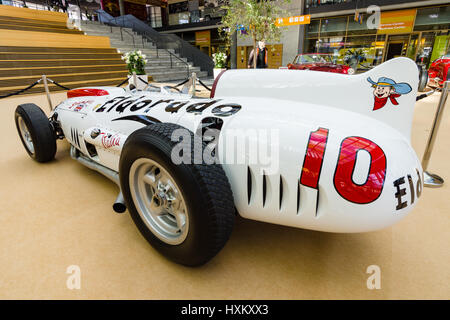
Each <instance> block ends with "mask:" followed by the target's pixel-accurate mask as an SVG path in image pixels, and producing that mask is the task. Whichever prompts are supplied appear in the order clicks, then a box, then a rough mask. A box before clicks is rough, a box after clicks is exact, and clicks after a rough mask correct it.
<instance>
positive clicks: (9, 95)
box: [0, 78, 42, 99]
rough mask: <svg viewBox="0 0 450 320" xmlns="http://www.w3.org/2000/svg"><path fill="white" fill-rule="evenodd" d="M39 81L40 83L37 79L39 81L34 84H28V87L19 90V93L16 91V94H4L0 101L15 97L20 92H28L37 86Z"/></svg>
mask: <svg viewBox="0 0 450 320" xmlns="http://www.w3.org/2000/svg"><path fill="white" fill-rule="evenodd" d="M41 81H42V78H41V79H39V80H37V81H36V82H35V83H33V84H30V85H29V86H28V87H26V88H23V89H21V90H19V91H16V92H12V93H8V94H5V95H4V96H0V99H3V98H8V97H11V96H15V95H18V94H21V93H22V92H25V91H27V90H30V89H31V88H33V87H34V86H36V85H37V84H39V83H40V82H41Z"/></svg>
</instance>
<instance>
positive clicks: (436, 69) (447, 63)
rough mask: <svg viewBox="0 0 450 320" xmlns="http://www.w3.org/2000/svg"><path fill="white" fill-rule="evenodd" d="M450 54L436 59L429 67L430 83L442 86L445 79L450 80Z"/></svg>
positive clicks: (437, 86) (433, 85)
mask: <svg viewBox="0 0 450 320" xmlns="http://www.w3.org/2000/svg"><path fill="white" fill-rule="evenodd" d="M449 69H450V54H447V55H445V56H442V57H440V58H439V59H436V60H434V61H433V63H432V64H431V66H430V68H429V69H428V85H429V86H430V87H433V88H442V86H443V85H444V81H447V80H450V72H449Z"/></svg>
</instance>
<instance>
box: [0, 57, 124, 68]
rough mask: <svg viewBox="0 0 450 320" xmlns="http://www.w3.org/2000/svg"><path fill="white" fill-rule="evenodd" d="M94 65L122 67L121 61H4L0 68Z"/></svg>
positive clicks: (0, 62)
mask: <svg viewBox="0 0 450 320" xmlns="http://www.w3.org/2000/svg"><path fill="white" fill-rule="evenodd" d="M95 65H122V66H125V62H124V61H123V60H121V59H102V58H100V59H77V60H61V59H49V60H16V61H14V60H6V61H0V68H39V67H41V68H44V67H58V66H59V67H66V66H95Z"/></svg>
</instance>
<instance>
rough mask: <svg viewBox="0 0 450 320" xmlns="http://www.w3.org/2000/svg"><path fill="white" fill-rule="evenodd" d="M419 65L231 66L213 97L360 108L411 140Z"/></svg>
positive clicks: (393, 62)
mask: <svg viewBox="0 0 450 320" xmlns="http://www.w3.org/2000/svg"><path fill="white" fill-rule="evenodd" d="M418 82H419V71H418V68H417V66H416V64H415V63H414V61H412V60H411V59H409V58H395V59H392V60H389V61H387V62H385V63H383V64H381V65H379V66H377V67H375V68H373V69H372V70H370V71H367V72H365V73H362V74H358V75H352V76H350V75H344V74H337V73H328V72H316V71H294V70H261V69H259V70H258V69H256V70H246V71H243V70H239V71H238V70H232V71H227V72H225V73H223V74H222V76H221V77H220V81H217V83H216V84H215V85H216V88H215V97H217V98H220V97H227V96H230V97H232V96H234V97H236V96H247V97H258V98H261V97H267V98H274V99H282V100H292V101H296V102H307V103H312V104H320V105H325V106H329V107H334V108H338V109H342V110H348V111H352V112H357V113H360V114H363V115H366V116H369V117H371V118H374V119H377V120H378V121H382V122H384V123H386V124H388V125H389V126H391V127H393V128H395V129H396V130H398V131H400V132H401V133H402V134H403V135H404V136H405V137H406V138H407V140H408V141H409V140H410V137H411V125H412V118H413V111H414V104H415V101H416V95H417V86H418Z"/></svg>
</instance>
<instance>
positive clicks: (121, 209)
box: [70, 146, 127, 213]
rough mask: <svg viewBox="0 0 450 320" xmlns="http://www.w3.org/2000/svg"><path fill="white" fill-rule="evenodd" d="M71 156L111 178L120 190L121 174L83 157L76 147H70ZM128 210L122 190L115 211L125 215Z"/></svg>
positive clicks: (114, 205)
mask: <svg viewBox="0 0 450 320" xmlns="http://www.w3.org/2000/svg"><path fill="white" fill-rule="evenodd" d="M70 156H71V157H72V159H74V160H77V161H78V162H79V163H81V164H82V165H84V166H86V167H88V168H89V169H92V170H94V171H97V172H99V173H101V174H103V175H104V176H105V177H107V178H109V179H110V180H111V181H113V182H114V183H115V184H117V186H118V187H119V188H120V180H119V174H118V173H117V172H116V171H114V170H111V169H109V168H107V167H105V166H102V165H101V164H98V163H97V162H95V161H92V160H91V159H89V158H87V157H85V156H83V155H81V154H80V152H79V151H78V150H77V149H76V148H75V147H74V146H71V147H70ZM126 209H127V206H126V204H125V200H124V198H123V194H122V190H121V191H120V192H119V195H118V196H117V199H116V201H114V204H113V210H114V211H115V212H117V213H123V212H125V210H126Z"/></svg>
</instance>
